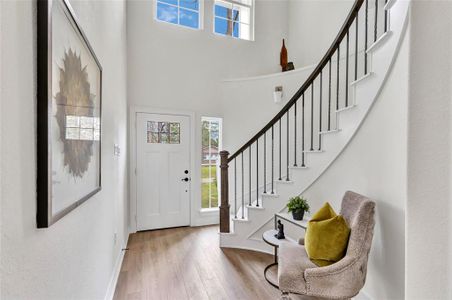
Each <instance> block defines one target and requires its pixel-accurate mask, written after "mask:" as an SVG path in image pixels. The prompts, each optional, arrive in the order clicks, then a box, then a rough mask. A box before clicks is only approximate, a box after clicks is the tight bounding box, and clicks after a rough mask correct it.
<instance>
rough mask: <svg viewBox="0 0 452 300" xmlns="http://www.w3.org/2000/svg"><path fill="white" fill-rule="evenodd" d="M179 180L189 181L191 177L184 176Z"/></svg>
mask: <svg viewBox="0 0 452 300" xmlns="http://www.w3.org/2000/svg"><path fill="white" fill-rule="evenodd" d="M181 180H182V181H185V182H188V181H191V178H189V177H185V178H182V179H181Z"/></svg>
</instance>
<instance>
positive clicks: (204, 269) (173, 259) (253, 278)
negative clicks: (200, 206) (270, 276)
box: [114, 226, 280, 300]
mask: <svg viewBox="0 0 452 300" xmlns="http://www.w3.org/2000/svg"><path fill="white" fill-rule="evenodd" d="M218 245H219V241H218V226H206V227H195V228H190V227H184V228H174V229H162V230H155V231H146V232H138V233H135V234H132V235H131V236H130V238H129V244H128V248H129V250H128V251H127V252H126V254H125V257H124V262H123V265H122V267H121V271H120V274H119V278H118V283H117V286H116V291H115V295H114V299H115V300H123V299H134V300H135V299H152V300H156V299H158V300H160V299H168V300H184V299H195V300H202V299H214V300H217V299H225V300H229V299H233V300H241V299H243V300H254V299H260V300H261V299H278V298H279V296H280V293H279V291H278V290H277V289H275V288H273V287H272V286H270V285H269V284H268V283H267V282H266V281H265V279H264V277H263V271H264V268H265V266H266V265H268V264H270V263H271V262H272V261H273V257H272V256H271V255H268V254H263V253H258V252H254V251H247V250H238V249H221V248H220V247H219V246H218Z"/></svg>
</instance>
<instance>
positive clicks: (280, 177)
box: [278, 119, 282, 180]
mask: <svg viewBox="0 0 452 300" xmlns="http://www.w3.org/2000/svg"><path fill="white" fill-rule="evenodd" d="M278 180H282V178H281V119H279V179H278Z"/></svg>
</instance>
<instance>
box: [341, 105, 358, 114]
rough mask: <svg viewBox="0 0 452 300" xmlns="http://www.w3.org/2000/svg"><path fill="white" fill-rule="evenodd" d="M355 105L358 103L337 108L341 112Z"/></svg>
mask: <svg viewBox="0 0 452 300" xmlns="http://www.w3.org/2000/svg"><path fill="white" fill-rule="evenodd" d="M355 106H356V104H352V105H349V106H346V107H343V108H339V109H338V110H336V113H340V112H343V111H346V110H349V109H352V108H355Z"/></svg>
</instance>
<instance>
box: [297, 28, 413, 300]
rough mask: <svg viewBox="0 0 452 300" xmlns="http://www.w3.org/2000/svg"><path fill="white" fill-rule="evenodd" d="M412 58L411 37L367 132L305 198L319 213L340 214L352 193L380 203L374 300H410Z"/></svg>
mask: <svg viewBox="0 0 452 300" xmlns="http://www.w3.org/2000/svg"><path fill="white" fill-rule="evenodd" d="M408 56H409V36H408V35H405V37H404V41H403V43H402V46H401V49H400V52H399V53H398V57H397V59H396V61H395V64H394V66H393V69H392V70H391V71H390V74H389V77H388V78H387V81H386V83H385V84H384V87H383V89H382V91H381V93H380V95H379V96H378V98H377V99H376V100H375V104H374V106H373V108H372V110H371V111H370V113H369V115H368V116H367V118H366V120H365V121H364V123H363V125H362V127H361V128H360V129H359V130H358V132H357V134H356V136H355V137H354V138H353V139H352V141H351V142H350V144H349V145H348V146H347V148H346V149H345V151H344V152H343V153H342V154H341V155H340V156H339V157H338V158H337V160H336V161H335V162H334V164H333V165H332V166H331V167H330V168H329V169H328V170H327V171H326V172H325V173H324V174H323V175H322V176H321V177H320V178H319V179H318V180H317V181H316V182H315V183H314V184H313V185H312V186H311V187H310V188H308V189H307V191H306V192H305V193H303V195H304V196H306V197H307V199H308V200H309V202H310V203H311V206H312V211H313V212H315V211H316V210H318V209H319V208H320V207H321V205H323V203H324V202H326V201H328V202H330V203H331V204H332V205H333V207H334V208H335V210H336V211H337V212H339V210H340V203H341V200H342V196H343V194H344V193H345V191H347V190H352V191H355V192H358V193H361V194H363V195H366V196H368V197H370V198H371V199H373V200H374V201H375V202H376V216H375V218H376V226H375V232H374V238H373V244H372V249H371V252H370V258H369V266H368V269H367V281H366V285H365V287H364V289H363V292H364V293H365V294H366V295H367V296H369V297H370V298H371V299H392V300H395V299H404V279H405V275H404V266H405V264H404V261H405V253H404V248H405V247H404V246H405V245H404V240H405V202H406V188H407V187H406V168H407V158H406V153H407V143H406V132H407V106H408V83H407V82H408ZM358 105H359V103H358ZM408 299H410V298H408Z"/></svg>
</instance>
